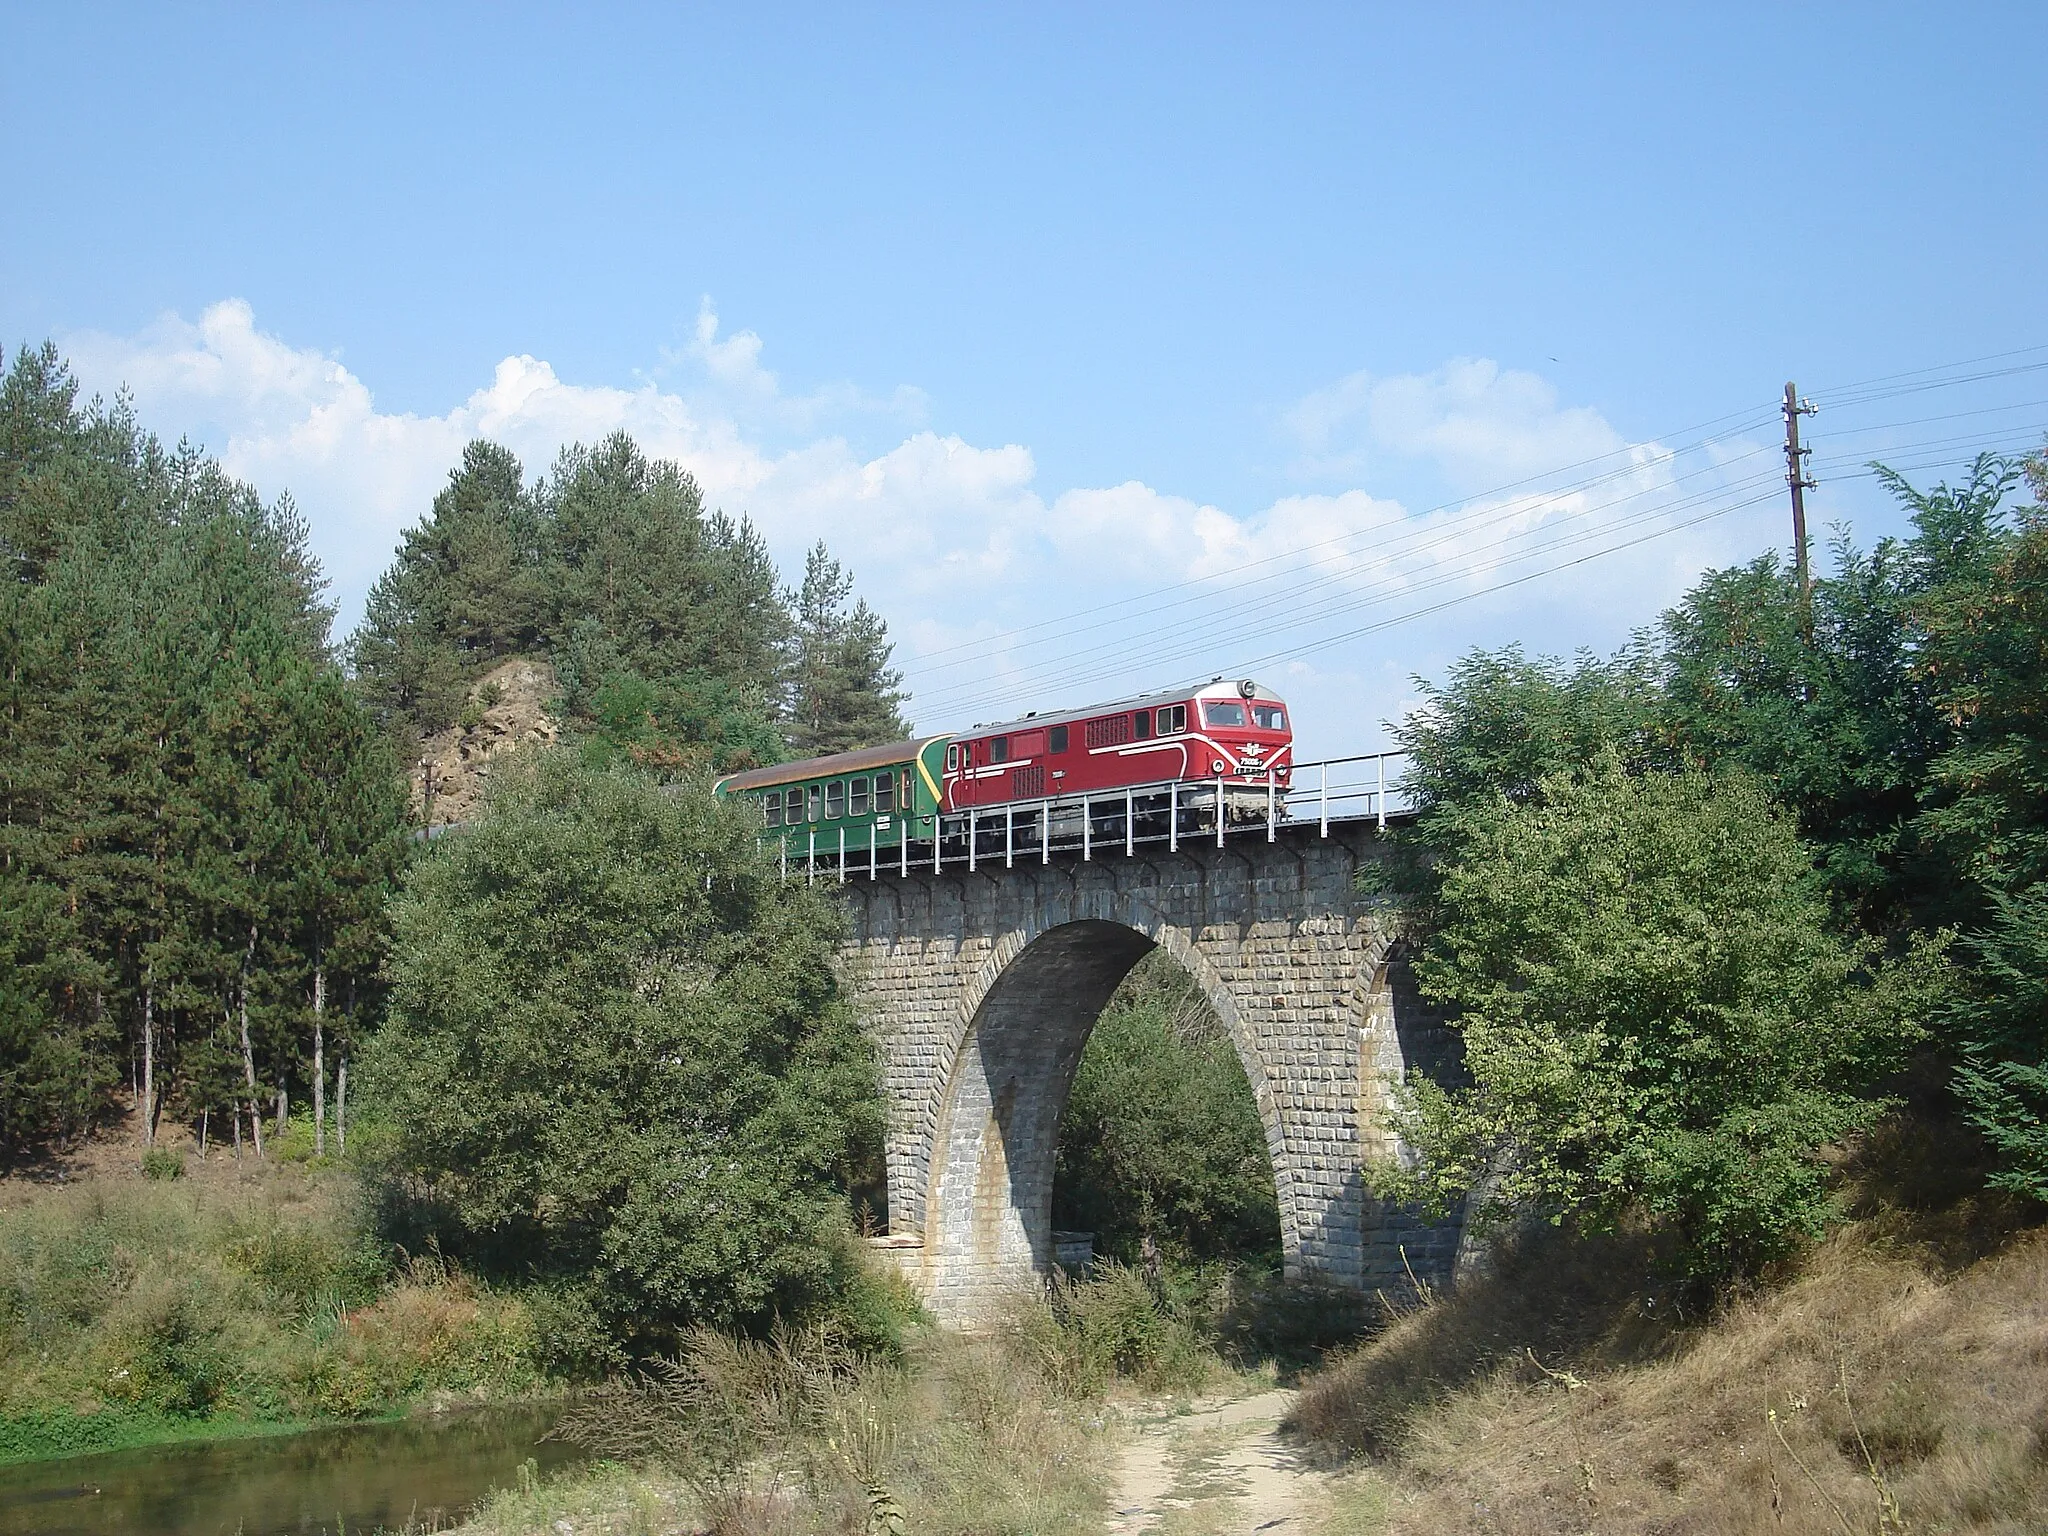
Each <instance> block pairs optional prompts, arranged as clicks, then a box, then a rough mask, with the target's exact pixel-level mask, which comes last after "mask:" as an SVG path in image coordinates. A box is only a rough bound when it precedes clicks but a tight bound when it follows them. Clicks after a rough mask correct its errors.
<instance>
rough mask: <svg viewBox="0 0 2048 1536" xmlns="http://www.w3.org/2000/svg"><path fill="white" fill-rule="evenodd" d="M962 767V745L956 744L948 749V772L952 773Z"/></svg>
mask: <svg viewBox="0 0 2048 1536" xmlns="http://www.w3.org/2000/svg"><path fill="white" fill-rule="evenodd" d="M959 766H960V743H959V742H957V741H956V742H954V743H953V744H952V745H951V746H950V747H948V748H946V772H948V773H951V772H953V771H954V770H955V769H956V768H958V767H959Z"/></svg>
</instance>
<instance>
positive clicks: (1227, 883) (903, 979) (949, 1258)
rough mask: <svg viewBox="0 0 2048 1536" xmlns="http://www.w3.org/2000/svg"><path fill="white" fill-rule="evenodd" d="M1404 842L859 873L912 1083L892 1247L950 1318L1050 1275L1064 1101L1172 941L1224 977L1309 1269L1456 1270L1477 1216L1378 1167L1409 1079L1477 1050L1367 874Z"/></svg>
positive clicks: (1317, 843) (858, 979)
mask: <svg viewBox="0 0 2048 1536" xmlns="http://www.w3.org/2000/svg"><path fill="white" fill-rule="evenodd" d="M1384 849H1385V845H1384V843H1383V841H1382V836H1381V834H1380V833H1378V832H1377V831H1376V829H1375V828H1374V827H1373V826H1372V825H1371V824H1369V823H1332V824H1331V825H1330V826H1329V828H1328V833H1327V835H1322V833H1321V831H1320V829H1319V828H1318V827H1317V826H1316V825H1314V824H1309V825H1307V826H1294V827H1286V828H1283V829H1281V831H1280V833H1279V835H1278V836H1277V837H1276V838H1274V839H1273V840H1272V841H1270V842H1269V841H1267V840H1266V839H1265V837H1264V835H1263V833H1262V834H1261V835H1260V836H1259V837H1258V838H1256V839H1251V838H1247V839H1245V840H1243V841H1232V842H1230V843H1228V844H1227V845H1226V846H1224V847H1220V848H1219V847H1215V846H1212V845H1210V844H1207V843H1206V842H1204V843H1200V844H1189V845H1187V846H1184V847H1182V848H1180V849H1178V850H1175V851H1170V852H1169V851H1163V850H1159V849H1143V848H1141V849H1140V850H1139V851H1138V852H1137V853H1136V855H1135V856H1128V857H1127V856H1125V855H1124V854H1123V853H1122V851H1121V850H1117V851H1115V852H1114V853H1112V854H1111V855H1110V856H1108V857H1105V858H1099V859H1092V860H1081V859H1075V858H1071V857H1069V858H1065V859H1056V860H1055V861H1054V862H1052V863H1050V864H1037V863H1032V864H1028V865H1026V864H1019V865H1018V866H1016V867H1014V868H1008V869H1005V868H1003V867H1000V866H996V867H984V868H982V869H978V870H976V871H974V872H972V873H967V872H964V871H959V870H949V871H945V872H943V873H933V872H931V871H915V870H914V871H913V872H912V873H911V874H909V875H908V876H903V875H900V874H883V875H881V876H880V877H879V878H877V879H875V880H872V881H871V880H868V879H866V878H859V879H855V880H852V881H850V882H849V883H848V884H847V885H846V887H845V898H846V903H847V906H848V914H849V928H848V935H847V938H846V940H845V941H844V944H843V946H842V950H841V958H842V968H843V971H844V974H845V976H846V979H847V982H848V984H849V986H850V988H851V990H852V993H853V996H854V999H855V1002H856V1006H857V1007H858V1008H859V1009H860V1011H861V1014H862V1016H863V1018H864V1020H865V1021H866V1022H867V1024H868V1025H869V1027H870V1028H871V1030H873V1032H874V1034H875V1036H876V1038H877V1039H878V1040H879V1042H880V1045H881V1050H882V1060H883V1079H884V1085H885V1090H886V1093H887V1097H888V1100H889V1112H890V1119H889V1133H888V1140H887V1149H886V1150H887V1164H888V1178H889V1231H890V1237H889V1239H888V1240H887V1241H886V1242H885V1243H884V1244H882V1245H881V1246H882V1248H883V1249H884V1251H886V1252H888V1253H889V1254H891V1255H892V1256H893V1257H894V1258H895V1259H896V1260H897V1262H898V1263H900V1264H901V1265H902V1266H903V1268H904V1271H905V1273H906V1274H907V1275H908V1276H909V1278H910V1279H911V1280H912V1282H913V1284H915V1285H916V1286H917V1287H918V1289H919V1290H920V1291H921V1293H922V1294H923V1295H924V1296H925V1297H926V1299H927V1302H928V1304H929V1305H930V1306H931V1308H932V1309H933V1311H934V1312H935V1313H936V1314H937V1315H938V1316H940V1317H941V1318H942V1319H944V1320H948V1321H952V1322H956V1323H963V1324H966V1323H972V1322H973V1321H975V1320H976V1318H977V1317H980V1316H982V1315H985V1314H986V1313H987V1311H988V1310H989V1309H990V1308H991V1307H994V1306H997V1305H999V1304H1000V1303H1001V1300H1002V1299H1003V1298H1004V1297H1005V1296H1007V1295H1009V1294H1012V1293H1014V1292H1015V1291H1017V1290H1019V1289H1022V1288H1029V1287H1031V1286H1033V1285H1035V1284H1037V1283H1039V1281H1040V1280H1041V1279H1042V1277H1043V1276H1044V1274H1045V1273H1046V1271H1047V1269H1048V1267H1049V1266H1050V1264H1051V1261H1052V1227H1051V1210H1052V1174H1053V1152H1054V1147H1055V1144H1056V1136H1057V1128H1058V1123H1059V1116H1060V1112H1061V1110H1062V1109H1063V1108H1064V1107H1065V1104H1066V1098H1067V1091H1068V1089H1069V1087H1070V1086H1071V1084H1072V1082H1073V1075H1074V1070H1075V1067H1076V1066H1077V1064H1078V1063H1079V1060H1080V1056H1081V1051H1082V1048H1083V1047H1084V1046H1085V1044H1086V1043H1087V1038H1088V1034H1089V1031H1090V1030H1091V1029H1092V1028H1093V1027H1094V1023H1095V1020H1096V1018H1097V1016H1098V1015H1099V1014H1100V1013H1101V1011H1102V1007H1103V1005H1104V1004H1105V1003H1106V1002H1107V1001H1108V1000H1109V997H1110V994H1111V993H1112V992H1114V991H1115V990H1116V986H1117V983H1118V982H1119V981H1121V980H1122V979H1123V976H1124V975H1125V973H1126V972H1128V971H1129V970H1130V968H1131V967H1132V966H1133V965H1135V964H1136V963H1137V962H1138V960H1139V959H1140V958H1141V957H1142V956H1143V955H1144V954H1145V953H1146V952H1147V951H1148V950H1150V949H1151V948H1153V947H1154V946H1155V945H1157V946H1161V947H1164V948H1165V949H1167V950H1168V951H1169V952H1170V953H1172V954H1173V956H1174V957H1175V958H1176V959H1177V960H1178V961H1179V962H1180V963H1181V964H1182V965H1184V966H1185V967H1186V968H1187V969H1188V971H1189V972H1190V973H1191V974H1192V975H1193V976H1194V977H1195V979H1196V980H1197V981H1198V982H1199V983H1200V985H1201V986H1202V988H1203V990H1204V991H1205V992H1206V993H1207V994H1208V997H1209V1000H1210V1003H1211V1004H1212V1006H1214V1008H1215V1010H1216V1013H1217V1016H1218V1018H1220V1019H1221V1020H1222V1022H1223V1024H1224V1026H1225V1028H1226V1029H1227V1030H1228V1031H1229V1033H1230V1038H1231V1040H1232V1042H1233V1043H1234V1045H1235V1046H1236V1049H1237V1053H1238V1058H1239V1060H1240V1062H1241V1063H1242V1064H1243V1066H1244V1069H1245V1076H1246V1078H1247V1080H1248V1081H1249V1082H1250V1083H1251V1086H1252V1091H1253V1094H1254V1095H1255V1097H1256V1098H1257V1100H1258V1105H1259V1114H1260V1118H1261V1120H1262V1121H1263V1122H1264V1124H1265V1128H1266V1141H1267V1149H1268V1152H1269V1153H1270V1155H1271V1157H1272V1162H1273V1171H1274V1178H1275V1183H1276V1187H1277V1188H1276V1192H1277V1195H1278V1198H1279V1206H1280V1224H1281V1240H1282V1248H1283V1252H1284V1255H1285V1259H1286V1265H1287V1271H1288V1273H1289V1275H1291V1276H1297V1277H1299V1276H1306V1275H1310V1274H1315V1275H1319V1276H1321V1277H1323V1278H1325V1279H1328V1280H1330V1281H1334V1282H1336V1283H1339V1284H1344V1285H1350V1286H1356V1287H1362V1288H1371V1287H1376V1286H1377V1287H1382V1288H1386V1289H1388V1290H1390V1291H1391V1290H1395V1289H1401V1288H1405V1287H1407V1286H1408V1285H1409V1284H1410V1279H1409V1276H1410V1275H1411V1273H1412V1274H1413V1275H1414V1276H1415V1277H1417V1278H1421V1279H1427V1280H1432V1281H1440V1280H1442V1279H1445V1278H1447V1277H1448V1274H1449V1270H1450V1266H1451V1263H1452V1261H1453V1258H1454V1256H1455V1252H1456V1246H1457V1237H1458V1234H1457V1232H1456V1230H1455V1229H1454V1228H1450V1227H1444V1226H1431V1225H1428V1224H1426V1223H1424V1222H1422V1221H1420V1220H1419V1219H1417V1218H1416V1217H1415V1216H1414V1215H1413V1213H1410V1212H1406V1211H1403V1210H1398V1209H1391V1208H1389V1207H1387V1206H1385V1205H1384V1204H1383V1203H1382V1202H1379V1201H1376V1200H1374V1199H1372V1198H1371V1197H1370V1196H1369V1195H1368V1194H1367V1193H1366V1191H1365V1188H1364V1184H1363V1180H1362V1177H1361V1170H1362V1166H1363V1164H1364V1163H1365V1161H1366V1160H1368V1159H1369V1158H1372V1157H1376V1156H1378V1155H1380V1154H1383V1153H1388V1152H1392V1151H1394V1150H1396V1148H1395V1143H1394V1139H1393V1137H1392V1134H1391V1132H1390V1131H1389V1130H1388V1129H1387V1126H1386V1116H1385V1107H1386V1105H1385V1093H1386V1080H1387V1077H1388V1076H1389V1075H1390V1074H1392V1075H1396V1076H1398V1075H1400V1074H1401V1073H1403V1072H1405V1071H1406V1070H1407V1069H1408V1068H1410V1067H1411V1066H1413V1067H1420V1068H1422V1069H1423V1070H1425V1071H1431V1072H1436V1073H1442V1072H1444V1071H1447V1070H1452V1066H1451V1064H1452V1063H1453V1061H1454V1059H1455V1048H1454V1044H1453V1041H1452V1038H1451V1036H1450V1034H1449V1032H1448V1031H1447V1030H1446V1029H1445V1028H1444V1027H1443V1025H1442V1023H1441V1021H1439V1020H1437V1019H1436V1018H1435V1017H1434V1016H1433V1015H1431V1014H1430V1013H1428V1012H1427V1011H1426V1010H1425V1009H1423V1008H1422V1007H1421V1006H1420V1004H1419V1001H1418V1000H1417V999H1416V997H1415V995H1414V991H1413V988H1412V987H1409V986H1404V985H1402V984H1401V982H1402V977H1401V961H1400V958H1399V951H1398V942H1399V931H1398V926H1397V924H1396V922H1395V921H1394V920H1393V918H1392V916H1391V914H1390V913H1389V912H1388V911H1387V910H1386V908H1385V907H1384V905H1383V904H1382V903H1381V902H1379V901H1377V900H1376V899H1374V898H1373V897H1371V896H1369V895H1367V894H1365V893H1364V892H1362V891H1361V890H1360V889H1359V882H1358V880H1357V879H1356V875H1357V872H1358V871H1359V869H1360V868H1361V867H1362V866H1363V865H1365V864H1366V863H1368V862H1370V861H1375V860H1377V859H1379V858H1380V857H1382V856H1383V854H1384Z"/></svg>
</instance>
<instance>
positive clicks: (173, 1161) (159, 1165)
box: [142, 1147, 185, 1179]
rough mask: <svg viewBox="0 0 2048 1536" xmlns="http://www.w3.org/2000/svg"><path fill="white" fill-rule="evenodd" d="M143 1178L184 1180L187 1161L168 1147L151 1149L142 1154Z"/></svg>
mask: <svg viewBox="0 0 2048 1536" xmlns="http://www.w3.org/2000/svg"><path fill="white" fill-rule="evenodd" d="M142 1176H143V1177H144V1178H146V1179H182V1178H183V1177H184V1176H185V1159H184V1158H182V1157H180V1156H179V1155H178V1154H177V1153H175V1152H173V1151H171V1150H170V1149H169V1148H168V1147H151V1148H150V1149H149V1150H148V1151H147V1152H145V1153H143V1154H142Z"/></svg>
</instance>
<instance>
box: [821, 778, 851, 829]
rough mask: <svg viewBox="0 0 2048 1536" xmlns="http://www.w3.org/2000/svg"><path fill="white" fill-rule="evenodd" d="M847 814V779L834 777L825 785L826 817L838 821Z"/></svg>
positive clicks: (828, 819)
mask: <svg viewBox="0 0 2048 1536" xmlns="http://www.w3.org/2000/svg"><path fill="white" fill-rule="evenodd" d="M845 814H846V781H845V780H844V779H834V780H833V781H832V782H831V783H830V784H827V785H826V786H825V819H826V820H827V821H837V820H838V819H839V818H840V817H842V816H844V815H845Z"/></svg>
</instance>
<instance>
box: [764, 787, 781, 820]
mask: <svg viewBox="0 0 2048 1536" xmlns="http://www.w3.org/2000/svg"><path fill="white" fill-rule="evenodd" d="M761 825H762V826H764V827H779V826H781V825H782V791H781V790H779V789H771V790H769V791H768V793H767V794H765V795H763V796H762V797H761Z"/></svg>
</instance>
